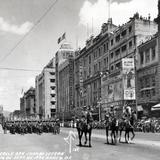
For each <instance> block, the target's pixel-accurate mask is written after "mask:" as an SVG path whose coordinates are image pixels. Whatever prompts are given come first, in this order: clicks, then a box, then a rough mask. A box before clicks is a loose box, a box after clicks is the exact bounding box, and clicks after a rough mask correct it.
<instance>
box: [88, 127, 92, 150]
mask: <svg viewBox="0 0 160 160" xmlns="http://www.w3.org/2000/svg"><path fill="white" fill-rule="evenodd" d="M91 134H92V128H91V129H90V130H89V147H92V145H91Z"/></svg>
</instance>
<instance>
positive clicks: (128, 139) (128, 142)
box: [128, 130, 130, 143]
mask: <svg viewBox="0 0 160 160" xmlns="http://www.w3.org/2000/svg"><path fill="white" fill-rule="evenodd" d="M129 132H130V130H128V143H129Z"/></svg>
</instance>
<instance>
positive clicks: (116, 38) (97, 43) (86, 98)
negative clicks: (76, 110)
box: [75, 13, 157, 110]
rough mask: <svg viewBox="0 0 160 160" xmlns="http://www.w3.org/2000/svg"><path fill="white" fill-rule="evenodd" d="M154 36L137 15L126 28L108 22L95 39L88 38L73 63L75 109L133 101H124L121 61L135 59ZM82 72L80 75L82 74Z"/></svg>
mask: <svg viewBox="0 0 160 160" xmlns="http://www.w3.org/2000/svg"><path fill="white" fill-rule="evenodd" d="M156 32H157V24H156V23H155V22H153V21H150V17H148V18H147V19H146V18H143V17H141V16H139V14H138V13H136V14H135V15H134V16H133V17H132V18H130V21H129V22H127V23H126V24H124V25H122V26H119V27H116V26H115V25H113V24H112V21H111V20H110V21H108V23H107V24H104V25H103V26H102V29H101V33H100V34H99V35H98V36H97V37H95V38H94V37H91V39H90V40H89V41H87V43H86V46H85V47H84V48H83V49H82V50H81V51H80V52H78V53H77V56H76V59H75V86H76V93H75V96H76V98H75V99H76V105H77V106H83V105H91V106H96V105H98V104H99V106H100V108H101V109H102V110H106V109H107V108H108V107H110V106H112V105H113V106H117V107H119V108H120V109H121V110H122V106H123V105H124V104H125V103H129V104H130V105H134V106H135V105H136V104H135V103H136V102H135V100H126V101H125V100H124V90H123V78H122V71H123V70H122V59H124V58H133V59H137V47H138V45H139V44H141V43H142V41H144V40H145V39H146V38H148V37H149V36H150V35H153V34H155V33H156ZM81 70H82V73H81Z"/></svg>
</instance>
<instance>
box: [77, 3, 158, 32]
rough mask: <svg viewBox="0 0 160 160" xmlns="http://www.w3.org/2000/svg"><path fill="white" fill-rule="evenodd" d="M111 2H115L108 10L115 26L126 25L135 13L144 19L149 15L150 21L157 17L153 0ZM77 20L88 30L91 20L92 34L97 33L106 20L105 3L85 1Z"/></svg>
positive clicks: (106, 8)
mask: <svg viewBox="0 0 160 160" xmlns="http://www.w3.org/2000/svg"><path fill="white" fill-rule="evenodd" d="M112 2H117V3H112V4H111V9H110V10H111V13H110V14H111V17H112V19H113V23H114V24H116V25H121V24H123V23H126V22H127V21H129V18H130V17H132V16H133V15H134V14H135V13H136V12H139V14H140V15H142V16H144V17H147V16H148V14H149V13H150V14H151V18H152V19H154V18H155V17H156V16H157V12H158V10H157V1H155V0H154V1H153V0H147V1H146V0H113V1H112ZM124 2H128V3H124ZM79 18H80V20H79V24H80V25H83V26H86V25H87V24H88V26H89V29H90V30H91V28H92V19H93V28H94V34H97V33H99V31H100V28H101V26H102V24H103V23H104V22H107V19H108V3H107V1H106V0H97V1H96V2H95V3H91V2H90V1H89V0H86V1H85V2H84V3H83V5H82V7H81V9H80V12H79Z"/></svg>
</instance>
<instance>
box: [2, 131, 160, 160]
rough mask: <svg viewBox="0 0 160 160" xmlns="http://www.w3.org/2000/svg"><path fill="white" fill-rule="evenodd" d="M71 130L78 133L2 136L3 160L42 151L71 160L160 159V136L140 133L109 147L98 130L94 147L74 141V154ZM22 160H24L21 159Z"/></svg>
mask: <svg viewBox="0 0 160 160" xmlns="http://www.w3.org/2000/svg"><path fill="white" fill-rule="evenodd" d="M69 131H73V132H72V133H75V132H76V129H71V128H62V129H61V133H60V134H59V135H53V134H50V133H49V134H46V133H45V134H42V135H37V134H26V135H17V134H16V135H11V134H10V133H8V134H3V133H1V134H0V142H1V143H0V154H1V156H0V159H3V158H4V157H5V156H4V154H10V153H12V152H13V153H14V154H25V156H24V157H23V158H24V159H27V158H28V156H29V155H30V156H31V155H32V154H37V152H38V154H40V153H41V154H49V153H50V154H55V153H59V154H60V153H61V154H64V155H63V158H64V157H65V156H69V157H68V159H69V158H70V159H72V160H106V159H109V160H110V159H111V160H114V159H115V160H116V159H118V160H121V159H123V160H125V159H126V160H128V159H130V160H151V159H154V160H156V159H157V160H159V156H160V134H156V133H155V134H153V133H136V138H135V140H134V141H133V143H131V144H125V143H118V144H117V145H107V144H105V132H104V130H94V131H93V138H92V148H89V147H80V148H79V147H78V146H77V144H78V139H77V138H76V139H75V140H72V145H71V153H70V150H69V144H67V143H66V140H65V139H67V137H68V135H69ZM122 140H124V139H122ZM13 153H12V154H13ZM31 157H32V158H30V159H36V157H35V156H33V155H32V156H31ZM52 157H53V156H52ZM56 157H60V156H56ZM45 158H46V157H45ZM54 158H55V157H54ZM14 159H16V158H14ZM17 159H18V158H17ZM19 159H21V158H20V157H19ZM37 159H40V158H37ZM43 159H44V158H43ZM64 159H65V158H64Z"/></svg>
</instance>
